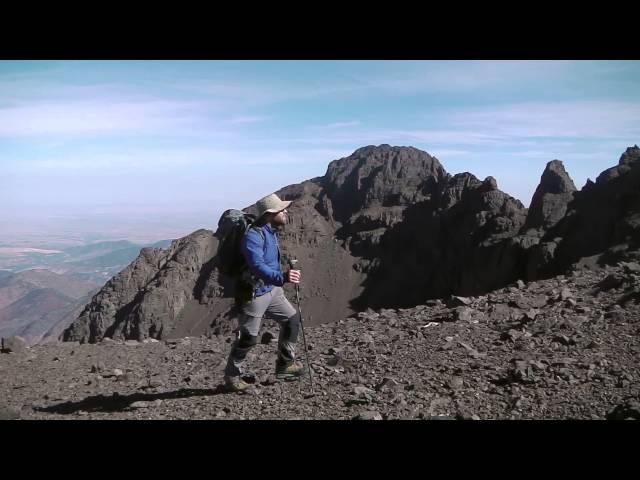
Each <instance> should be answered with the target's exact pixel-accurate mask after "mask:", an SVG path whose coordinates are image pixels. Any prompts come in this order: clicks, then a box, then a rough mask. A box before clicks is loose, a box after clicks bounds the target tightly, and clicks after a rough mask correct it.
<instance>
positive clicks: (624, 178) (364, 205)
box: [64, 145, 640, 342]
mask: <svg viewBox="0 0 640 480" xmlns="http://www.w3.org/2000/svg"><path fill="white" fill-rule="evenodd" d="M638 158H640V149H639V148H638V147H637V146H635V147H632V148H629V149H627V151H626V152H625V153H624V154H623V155H622V157H621V158H620V162H619V165H618V166H617V167H614V169H615V172H614V170H612V169H609V170H607V171H606V172H604V173H603V175H600V177H598V180H597V181H596V183H593V182H591V183H589V184H588V185H586V186H585V188H583V189H582V190H581V191H576V188H575V185H574V184H573V181H572V180H571V178H570V177H569V175H568V174H567V173H566V171H565V170H564V167H563V165H562V162H560V161H558V160H554V161H552V162H550V163H549V164H548V165H547V167H546V169H545V171H544V172H543V174H542V177H541V182H540V185H539V187H538V189H537V190H536V193H535V195H534V197H533V201H532V203H531V208H530V209H529V210H527V209H526V208H524V206H523V204H522V203H521V202H520V201H518V200H516V199H514V198H512V197H510V196H509V195H508V194H506V193H504V192H502V191H500V190H499V189H498V184H497V182H496V180H495V179H494V178H493V177H487V178H486V179H485V180H484V181H481V180H479V179H477V178H476V177H475V176H474V175H472V174H471V173H468V172H465V173H460V174H457V175H453V176H451V175H449V174H448V173H447V172H446V171H445V170H444V168H443V167H442V165H441V164H440V162H439V161H438V160H437V159H436V158H435V157H432V156H431V155H429V154H427V153H426V152H422V151H420V150H417V149H415V148H412V147H391V146H389V145H381V146H378V147H374V146H369V147H364V148H361V149H359V150H357V151H356V152H354V153H353V154H352V155H350V156H349V157H346V158H342V159H339V160H335V161H333V162H331V163H330V165H329V167H328V169H327V173H326V175H324V176H323V177H319V178H314V179H312V180H308V181H305V182H303V183H301V184H297V185H290V186H287V187H285V188H283V189H281V190H280V191H278V192H277V193H278V195H279V196H280V197H281V198H284V199H287V200H293V202H294V203H293V204H292V206H291V208H290V215H289V223H288V224H287V225H286V226H284V227H283V228H282V229H281V232H280V240H281V241H280V245H281V249H282V254H283V255H282V260H283V266H284V265H286V260H287V258H292V257H296V258H298V259H299V260H300V267H301V269H302V272H303V283H302V285H301V301H302V305H303V314H304V317H305V320H306V321H307V323H308V324H310V325H314V324H319V323H325V322H333V321H336V320H337V319H340V318H344V317H346V316H348V315H350V314H352V313H353V312H354V311H358V310H365V309H366V308H368V307H372V308H390V307H393V308H398V307H402V308H404V307H411V306H414V305H418V304H422V303H424V302H425V301H426V300H427V299H435V298H444V297H448V296H450V295H460V296H470V295H480V294H483V293H485V292H487V291H490V290H494V289H496V288H500V287H502V286H504V285H508V284H511V283H515V282H516V280H518V279H525V280H534V279H539V278H545V277H549V276H552V275H556V274H558V273H563V272H565V271H566V270H567V269H568V268H570V267H571V266H572V265H574V264H575V263H576V262H578V261H581V260H580V259H582V258H583V257H585V258H586V257H589V256H593V255H601V254H603V252H604V254H605V255H604V257H607V256H608V257H607V258H608V260H606V258H604V257H602V258H600V257H599V260H597V261H599V262H600V263H602V262H604V261H609V262H610V261H613V260H615V259H616V258H618V257H619V255H620V254H621V253H624V252H626V251H627V250H628V249H629V248H632V247H634V245H637V244H638V240H640V193H639V192H640V166H639V165H640V161H638ZM607 172H609V173H607ZM612 172H613V173H612ZM252 209H253V207H251V208H247V209H245V210H246V211H252ZM254 213H255V212H254ZM216 248H217V240H216V239H215V237H214V236H213V232H212V231H210V230H199V231H197V232H194V233H193V234H191V235H189V236H187V237H185V238H183V239H180V240H177V241H175V242H174V243H173V244H172V245H171V247H170V248H169V249H168V250H166V251H163V250H160V249H145V250H144V251H143V252H142V253H141V255H140V257H139V258H138V259H137V260H136V261H134V262H133V263H132V264H131V265H130V266H129V267H127V268H126V269H125V270H123V271H122V272H121V273H120V274H119V275H117V276H116V277H114V278H113V279H112V280H111V281H110V282H109V283H108V284H107V285H106V286H105V287H104V288H103V289H102V291H101V292H99V293H98V294H97V295H96V296H95V297H94V299H93V301H92V303H90V304H89V305H87V307H86V308H85V310H84V311H83V312H82V314H81V315H80V317H79V318H78V320H76V322H74V323H73V324H72V325H71V327H69V328H68V329H67V330H66V331H65V333H64V339H65V340H75V341H81V342H97V341H100V340H101V339H103V338H104V337H113V338H123V339H135V340H142V339H144V338H147V337H152V338H169V337H171V336H177V337H180V336H186V335H200V334H203V333H208V334H212V335H224V334H227V333H229V332H230V331H231V329H232V328H233V322H232V317H233V315H234V310H233V308H232V300H231V297H232V295H233V292H232V288H231V282H230V281H229V279H226V278H224V277H223V276H221V275H220V274H219V272H218V270H217V268H216V261H217V259H216V258H215V251H216ZM612 259H613V260H612ZM285 269H286V267H285ZM285 290H286V291H288V292H289V295H290V299H292V298H293V295H291V293H292V290H293V289H291V288H290V287H287V288H286V289H285ZM467 313H468V312H467ZM467 313H465V314H464V315H463V316H464V318H467V317H469V318H473V315H468V314H467Z"/></svg>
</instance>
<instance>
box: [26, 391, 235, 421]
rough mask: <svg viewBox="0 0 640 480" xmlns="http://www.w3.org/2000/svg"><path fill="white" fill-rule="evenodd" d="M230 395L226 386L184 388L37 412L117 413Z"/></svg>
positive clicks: (103, 398) (115, 396) (67, 404)
mask: <svg viewBox="0 0 640 480" xmlns="http://www.w3.org/2000/svg"><path fill="white" fill-rule="evenodd" d="M224 393H228V392H227V390H226V389H225V388H224V386H222V385H219V386H217V387H216V388H215V389H211V388H209V389H194V388H183V389H180V390H176V391H173V392H163V393H134V394H132V395H119V394H117V393H114V394H113V395H110V396H107V395H96V396H93V397H87V398H85V399H84V400H80V401H78V402H64V403H59V404H57V405H51V406H49V407H44V408H38V409H36V410H37V411H40V412H47V413H58V414H61V415H69V414H71V413H75V412H78V411H81V410H82V411H85V412H117V411H124V410H129V409H131V404H132V403H134V402H153V401H154V400H170V399H174V398H186V397H207V396H211V395H220V394H224Z"/></svg>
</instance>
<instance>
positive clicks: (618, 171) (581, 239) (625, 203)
mask: <svg viewBox="0 0 640 480" xmlns="http://www.w3.org/2000/svg"><path fill="white" fill-rule="evenodd" d="M639 159H640V148H638V146H637V145H636V146H634V147H630V148H628V149H627V150H626V151H625V152H624V153H623V154H622V156H621V157H620V161H619V164H618V166H616V167H613V168H610V169H607V170H605V171H604V172H602V173H601V174H600V175H599V176H598V178H597V180H596V182H595V183H593V182H587V185H585V187H584V188H583V189H582V190H581V191H579V192H575V193H574V199H573V200H572V201H571V202H569V203H568V204H567V211H566V213H565V215H564V216H563V217H562V218H561V219H560V220H559V221H558V222H557V223H556V224H555V225H554V226H552V227H551V228H549V229H548V230H546V231H545V232H544V235H543V236H542V238H541V240H540V245H539V246H538V247H537V248H535V249H533V250H532V253H531V263H537V266H536V268H532V269H530V276H534V277H544V276H551V275H555V274H558V273H561V272H563V271H565V270H566V269H567V268H570V267H571V265H572V264H574V263H576V262H578V261H580V259H581V258H584V257H591V256H594V255H602V254H603V253H606V251H607V250H608V249H610V248H615V249H617V250H622V251H624V250H627V249H628V248H635V246H636V245H638V244H639V243H640V161H639ZM620 246H623V247H622V248H620ZM607 257H609V260H612V258H611V255H604V256H603V257H602V259H601V260H602V261H606V260H607ZM601 263H602V262H601Z"/></svg>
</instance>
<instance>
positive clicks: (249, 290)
mask: <svg viewBox="0 0 640 480" xmlns="http://www.w3.org/2000/svg"><path fill="white" fill-rule="evenodd" d="M289 205H291V202H290V201H283V200H281V199H280V198H278V196H277V195H276V194H271V195H267V196H266V197H264V198H262V199H260V200H258V201H257V202H256V207H257V209H258V214H257V217H256V221H255V222H254V223H253V224H252V225H251V227H249V229H248V231H247V232H246V234H245V235H244V237H243V238H242V241H241V244H240V250H241V252H242V255H243V256H244V258H245V260H246V263H247V266H248V270H247V271H246V272H245V277H246V276H247V275H248V276H250V277H252V280H253V281H246V282H242V281H241V282H240V285H239V291H238V292H237V293H236V303H237V304H238V307H239V310H240V315H239V317H238V326H239V330H240V336H239V338H238V339H236V341H235V342H234V343H233V346H232V347H231V352H230V353H229V358H228V359H227V365H226V367H225V371H224V380H225V384H226V386H227V388H228V389H229V390H231V391H236V392H237V391H242V390H245V389H246V388H247V387H249V384H248V383H246V382H245V381H244V380H243V379H242V378H241V374H242V364H243V363H244V360H245V358H246V356H247V353H249V351H250V350H251V349H252V348H253V347H254V346H255V345H256V344H257V343H258V333H259V331H260V324H261V322H262V317H263V315H265V314H267V315H269V316H271V317H273V318H274V319H275V320H276V321H277V322H278V323H279V324H280V335H279V338H278V358H277V360H276V378H278V379H285V380H290V379H295V378H297V377H300V376H301V375H303V374H304V373H305V370H304V366H303V365H301V364H300V363H298V362H295V351H294V349H295V343H296V341H297V339H298V331H299V329H300V312H299V311H298V310H296V308H295V307H293V305H291V303H289V301H288V300H287V298H286V297H285V296H284V290H283V288H282V286H283V285H284V283H286V282H291V283H299V282H300V271H299V270H293V269H291V270H288V271H287V272H286V273H283V272H282V270H281V268H280V248H279V246H278V236H277V232H276V228H277V227H278V226H279V225H284V224H286V222H287V207H289ZM243 289H244V291H243Z"/></svg>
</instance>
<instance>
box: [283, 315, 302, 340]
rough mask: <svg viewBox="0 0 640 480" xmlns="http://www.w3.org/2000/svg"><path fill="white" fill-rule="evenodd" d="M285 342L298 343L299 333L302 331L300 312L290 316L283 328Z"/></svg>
mask: <svg viewBox="0 0 640 480" xmlns="http://www.w3.org/2000/svg"><path fill="white" fill-rule="evenodd" d="M282 328H283V337H284V340H286V341H288V342H291V343H295V342H297V341H298V332H299V331H300V312H298V311H296V313H295V314H293V315H292V316H290V317H289V318H288V319H287V321H286V322H285V323H284V325H283V326H282Z"/></svg>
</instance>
